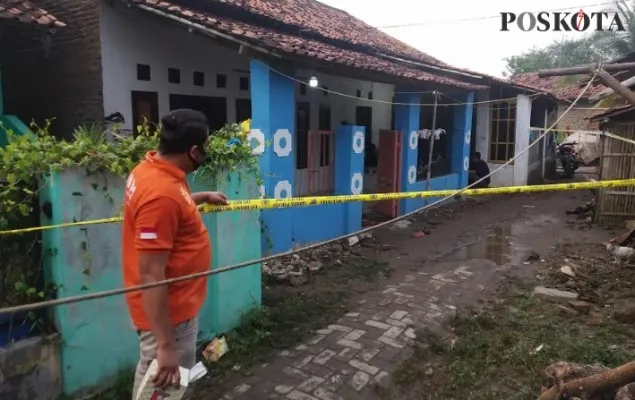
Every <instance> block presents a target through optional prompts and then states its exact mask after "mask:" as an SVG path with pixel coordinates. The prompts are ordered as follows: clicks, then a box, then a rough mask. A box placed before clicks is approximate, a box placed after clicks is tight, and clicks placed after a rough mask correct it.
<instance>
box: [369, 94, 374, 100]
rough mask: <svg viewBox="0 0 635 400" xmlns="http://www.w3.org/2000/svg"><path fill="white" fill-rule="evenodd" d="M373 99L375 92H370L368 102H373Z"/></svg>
mask: <svg viewBox="0 0 635 400" xmlns="http://www.w3.org/2000/svg"><path fill="white" fill-rule="evenodd" d="M372 99H373V92H368V100H372Z"/></svg>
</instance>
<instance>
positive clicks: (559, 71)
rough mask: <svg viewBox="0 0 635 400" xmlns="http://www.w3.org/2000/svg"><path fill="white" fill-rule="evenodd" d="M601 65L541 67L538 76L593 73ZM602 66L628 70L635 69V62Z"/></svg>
mask: <svg viewBox="0 0 635 400" xmlns="http://www.w3.org/2000/svg"><path fill="white" fill-rule="evenodd" d="M599 66H600V65H598V64H587V65H580V66H578V67H571V68H554V69H541V70H539V71H538V76H539V77H541V78H544V77H546V76H565V75H582V74H593V72H594V71H595V70H596V69H598V67H599ZM601 68H602V69H603V70H605V71H609V72H617V71H626V70H629V69H635V62H630V63H622V64H602V65H601Z"/></svg>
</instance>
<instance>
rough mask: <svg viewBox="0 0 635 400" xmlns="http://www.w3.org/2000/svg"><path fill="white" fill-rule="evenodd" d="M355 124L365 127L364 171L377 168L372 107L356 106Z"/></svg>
mask: <svg viewBox="0 0 635 400" xmlns="http://www.w3.org/2000/svg"><path fill="white" fill-rule="evenodd" d="M355 125H357V126H363V127H365V128H366V133H365V135H364V141H365V143H364V172H365V173H368V171H369V169H371V168H377V147H376V146H375V144H374V143H373V108H372V107H369V106H357V107H356V108H355Z"/></svg>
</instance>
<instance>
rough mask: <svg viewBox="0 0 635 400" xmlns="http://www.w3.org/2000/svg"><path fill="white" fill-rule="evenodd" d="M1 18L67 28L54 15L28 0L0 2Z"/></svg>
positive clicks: (1, 0)
mask: <svg viewBox="0 0 635 400" xmlns="http://www.w3.org/2000/svg"><path fill="white" fill-rule="evenodd" d="M0 18H5V19H16V20H18V21H20V22H26V23H35V24H38V25H45V26H54V27H58V28H61V27H64V26H66V24H65V23H63V22H62V21H60V20H59V19H57V18H56V17H55V16H54V15H53V14H51V13H49V12H48V11H46V10H44V9H42V8H39V7H38V6H37V5H35V4H33V2H31V1H28V0H0Z"/></svg>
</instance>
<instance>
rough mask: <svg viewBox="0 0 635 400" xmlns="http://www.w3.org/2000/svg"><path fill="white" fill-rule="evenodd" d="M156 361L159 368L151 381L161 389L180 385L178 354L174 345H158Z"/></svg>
mask: <svg viewBox="0 0 635 400" xmlns="http://www.w3.org/2000/svg"><path fill="white" fill-rule="evenodd" d="M157 363H158V364H159V369H158V371H157V374H156V375H155V376H154V378H152V383H154V385H155V386H156V387H160V388H162V389H164V388H167V387H169V386H177V387H178V386H180V384H181V373H180V372H179V354H178V352H177V351H176V349H175V348H174V346H171V345H169V346H159V347H158V348H157Z"/></svg>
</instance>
